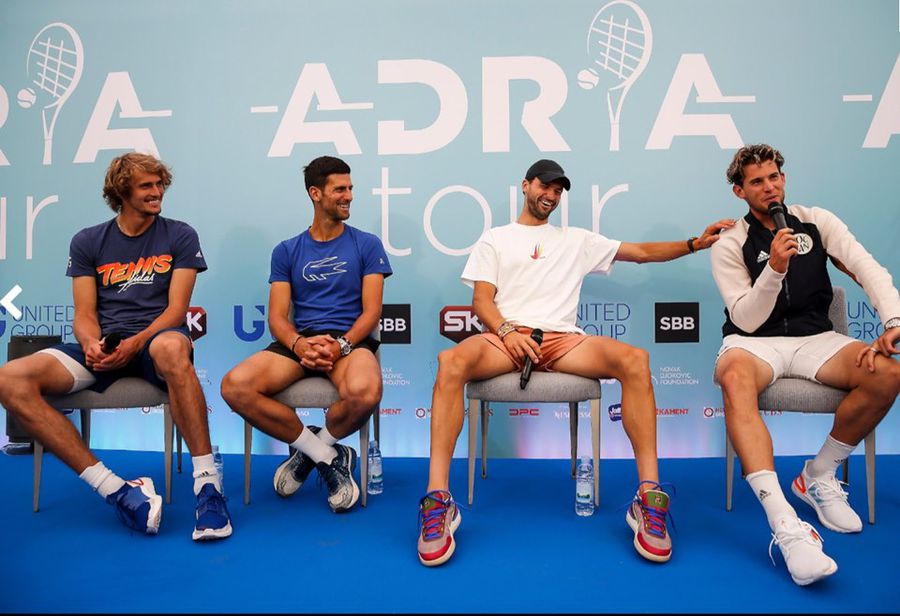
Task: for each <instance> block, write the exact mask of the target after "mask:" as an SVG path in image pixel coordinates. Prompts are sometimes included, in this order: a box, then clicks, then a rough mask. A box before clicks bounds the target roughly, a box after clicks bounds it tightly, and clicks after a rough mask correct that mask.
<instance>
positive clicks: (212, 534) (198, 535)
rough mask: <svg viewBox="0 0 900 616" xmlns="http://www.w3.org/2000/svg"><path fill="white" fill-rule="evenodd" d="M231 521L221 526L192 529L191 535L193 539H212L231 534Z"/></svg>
mask: <svg viewBox="0 0 900 616" xmlns="http://www.w3.org/2000/svg"><path fill="white" fill-rule="evenodd" d="M231 531H232V529H231V522H229V523H228V524H226V525H225V526H223V527H222V528H204V529H203V530H197V529H194V532H193V534H192V535H191V537H192V538H193V539H194V541H214V540H216V539H224V538H225V537H230V536H231Z"/></svg>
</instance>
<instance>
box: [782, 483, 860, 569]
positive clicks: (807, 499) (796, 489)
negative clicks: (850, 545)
mask: <svg viewBox="0 0 900 616" xmlns="http://www.w3.org/2000/svg"><path fill="white" fill-rule="evenodd" d="M797 479H799V477H798V478H797ZM797 479H794V480H793V481H792V482H791V492H793V493H794V496H796V497H797V498H799V499H800V500H802V501H803V502H804V503H806V504H807V505H809V506H810V507H812V508H813V509H814V510H815V512H816V517H818V518H819V523H821V524H822V526H824V527H825V528H827V529H828V530H833V531H834V532H836V533H844V534H851V533H859V532H862V524H860V526H859V528H854V529H848V528H841V527H840V526H836V525H835V524H832V523H831V522H829V521H828V519H827V518H826V517H825V516H824V515H823V514H822V509H821V508H820V507H819V504H818V503H817V502H816V499H814V498H813V497H812V496H810V495H809V493H807V492H804V491H803V490H801V489H800V486H798V485H797ZM847 506H848V507H849V506H850V505H849V504H848V505H847ZM832 573H834V572H833V571H832ZM826 575H830V574H826ZM814 581H815V580H813V582H814ZM797 583H798V584H800V582H797ZM810 583H811V582H807V584H810Z"/></svg>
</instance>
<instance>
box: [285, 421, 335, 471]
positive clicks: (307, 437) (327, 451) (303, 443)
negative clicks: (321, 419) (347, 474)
mask: <svg viewBox="0 0 900 616" xmlns="http://www.w3.org/2000/svg"><path fill="white" fill-rule="evenodd" d="M323 432H324V433H326V434H327V433H328V430H326V429H325V428H322V430H321V431H320V432H319V434H322V433H323ZM291 447H293V448H294V449H297V450H299V451H300V452H301V453H304V454H306V455H307V456H309V457H310V458H311V459H312V461H313V462H317V463H318V462H324V463H325V464H331V461H332V460H334V459H335V458H336V457H337V451H335V449H334V447H332V446H331V445H328V444H326V443H325V441H323V440H322V439H321V438H319V437H318V436H317V435H315V434H313V433H312V432H311V431H309V430H307V429H306V428H305V427H304V428H303V432H301V433H300V436H298V437H297V440H296V441H294V442H293V443H291Z"/></svg>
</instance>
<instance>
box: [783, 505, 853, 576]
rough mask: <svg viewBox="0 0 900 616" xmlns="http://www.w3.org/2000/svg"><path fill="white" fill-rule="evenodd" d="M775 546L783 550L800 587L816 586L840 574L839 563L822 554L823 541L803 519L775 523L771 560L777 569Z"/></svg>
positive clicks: (793, 518) (791, 517) (788, 565)
mask: <svg viewBox="0 0 900 616" xmlns="http://www.w3.org/2000/svg"><path fill="white" fill-rule="evenodd" d="M773 545H777V546H778V547H779V549H780V550H781V555H782V556H783V557H784V564H786V565H787V568H788V572H789V573H790V574H791V579H793V580H794V582H795V583H796V584H799V585H800V586H806V585H807V584H812V583H813V582H817V581H818V580H821V579H822V578H823V577H826V576H829V575H831V574H832V573H834V572H835V571H837V568H838V567H837V563H836V562H834V560H832V559H831V557H829V556H828V555H827V554H825V552H823V551H822V537H820V536H819V533H817V532H816V529H814V528H813V527H812V526H811V525H810V524H808V523H807V522H804V521H803V520H801V519H800V518H796V517H793V516H785V517H783V518H781V519H779V520H778V521H777V522H776V523H775V532H774V533H772V541H771V542H770V543H769V558H771V559H772V564H773V565H774V564H775V559H774V558H772V546H773Z"/></svg>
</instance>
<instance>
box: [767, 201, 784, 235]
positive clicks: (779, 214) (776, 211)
mask: <svg viewBox="0 0 900 616" xmlns="http://www.w3.org/2000/svg"><path fill="white" fill-rule="evenodd" d="M784 212H785V210H784V204H783V203H778V202H777V201H775V202H774V203H770V204H769V216H771V217H772V220H774V221H775V231H779V230H781V229H784V228H785V227H787V221H786V220H785V219H784Z"/></svg>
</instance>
